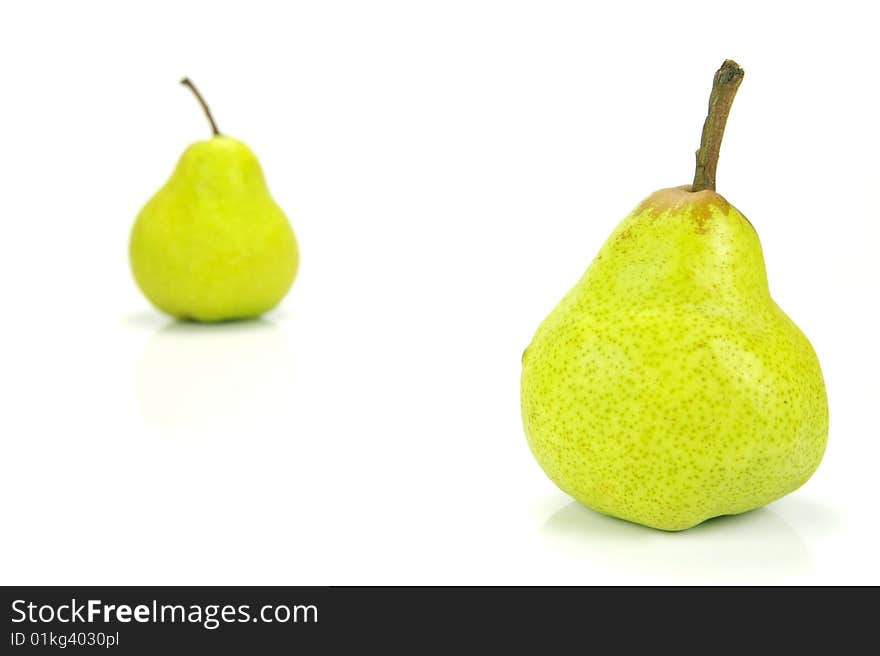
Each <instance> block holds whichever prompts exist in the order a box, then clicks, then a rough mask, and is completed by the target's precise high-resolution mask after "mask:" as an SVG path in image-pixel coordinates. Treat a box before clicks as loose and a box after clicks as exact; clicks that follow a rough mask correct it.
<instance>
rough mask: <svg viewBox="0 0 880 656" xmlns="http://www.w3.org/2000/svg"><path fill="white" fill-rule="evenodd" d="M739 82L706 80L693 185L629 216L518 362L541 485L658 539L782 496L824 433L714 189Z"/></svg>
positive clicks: (731, 73) (759, 262) (811, 375)
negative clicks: (708, 90)
mask: <svg viewBox="0 0 880 656" xmlns="http://www.w3.org/2000/svg"><path fill="white" fill-rule="evenodd" d="M742 77H743V72H742V69H741V68H740V67H739V66H738V65H736V64H735V63H734V62H732V61H726V62H725V63H724V65H723V66H722V67H721V69H720V70H719V71H718V73H716V76H715V84H714V87H713V92H712V96H711V98H710V110H709V116H708V117H707V119H706V124H705V126H704V129H703V138H702V141H701V146H700V150H698V151H697V172H696V175H695V178H694V184H693V185H689V186H685V187H679V188H675V189H664V190H662V191H658V192H656V193H654V194H652V195H651V196H648V198H646V199H645V200H644V201H643V202H642V203H641V204H639V205H638V207H636V209H635V210H633V212H632V213H631V214H630V215H629V216H627V217H626V218H625V219H624V220H623V222H622V223H621V224H620V225H618V227H617V229H616V230H615V231H614V232H613V233H612V234H611V237H610V238H609V239H608V240H607V241H606V242H605V245H604V246H603V247H602V249H601V250H600V251H599V254H598V255H597V256H596V258H595V259H594V260H593V262H592V264H591V265H590V266H589V268H588V269H587V271H586V273H585V274H584V275H583V277H582V278H581V279H580V281H579V282H578V283H577V284H576V285H575V286H574V288H573V289H571V291H569V293H568V294H567V295H566V296H565V297H564V298H563V300H562V301H561V302H560V303H559V305H558V306H557V307H556V308H555V309H554V310H553V312H552V313H551V314H550V315H549V316H548V317H547V318H546V319H545V320H544V321H543V323H541V325H540V327H539V328H538V330H537V332H536V334H535V336H534V339H533V341H532V343H531V344H530V345H529V347H528V348H527V349H526V351H525V353H524V354H523V372H522V381H521V398H522V416H523V422H524V426H525V432H526V435H527V437H528V443H529V446H530V448H531V450H532V452H533V454H534V455H535V458H536V459H537V460H538V463H539V464H540V465H541V467H542V468H543V469H544V471H545V472H546V474H547V475H548V476H549V477H550V479H551V480H553V481H554V482H555V483H556V484H557V485H558V486H559V487H560V488H561V489H562V490H563V491H564V492H566V493H568V494H569V495H571V496H573V497H574V498H575V499H577V500H578V501H580V502H581V503H583V504H584V505H586V506H588V507H590V508H592V509H593V510H596V511H598V512H601V513H605V514H607V515H612V516H614V517H619V518H622V519H626V520H629V521H631V522H637V523H639V524H644V525H646V526H651V527H655V528H659V529H664V530H668V531H678V530H682V529H686V528H689V527H692V526H694V525H696V524H699V523H700V522H702V521H704V520H706V519H709V518H711V517H716V516H719V515H734V514H737V513H743V512H746V511H748V510H752V509H753V508H758V507H760V506H763V505H765V504H767V503H770V502H771V501H774V500H775V499H778V498H780V497H782V496H783V495H786V494H788V493H789V492H792V491H793V490H795V489H797V488H798V487H800V486H801V485H803V484H804V483H805V482H806V481H807V479H809V478H810V476H811V475H812V474H813V472H814V471H815V470H816V468H817V467H818V466H819V462H820V461H821V459H822V455H823V453H824V451H825V444H826V441H827V437H828V403H827V398H826V393H825V384H824V381H823V378H822V372H821V370H820V368H819V361H818V359H817V358H816V354H815V353H814V351H813V348H812V347H811V345H810V343H809V341H807V338H806V337H805V336H804V335H803V333H802V332H801V331H800V330H799V329H798V327H797V326H796V325H795V324H794V322H792V320H791V319H789V318H788V317H787V316H786V315H785V313H784V312H783V311H782V310H781V309H780V308H779V306H778V305H776V303H775V302H774V301H773V299H772V298H771V297H770V292H769V289H768V284H767V274H766V270H765V267H764V256H763V253H762V250H761V243H760V242H759V240H758V235H757V234H756V233H755V230H754V228H753V227H752V224H751V223H749V221H748V220H747V219H746V218H745V216H743V215H742V214H741V213H740V212H739V210H737V209H736V208H735V207H733V206H732V205H731V204H730V203H728V202H727V201H726V200H725V199H724V198H723V197H722V196H720V195H719V194H717V193H715V191H714V189H715V168H716V166H717V160H718V151H719V148H720V144H721V137H722V136H723V133H724V125H725V123H726V120H727V116H728V113H729V110H730V105H731V103H732V101H733V96H734V94H735V93H736V90H737V88H738V87H739V83H740V81H741V80H742Z"/></svg>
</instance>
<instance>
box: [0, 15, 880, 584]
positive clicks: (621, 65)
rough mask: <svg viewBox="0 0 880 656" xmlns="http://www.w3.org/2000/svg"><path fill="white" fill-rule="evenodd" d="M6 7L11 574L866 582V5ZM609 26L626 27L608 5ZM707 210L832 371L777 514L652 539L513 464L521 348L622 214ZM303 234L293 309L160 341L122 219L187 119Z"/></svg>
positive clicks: (874, 526)
mask: <svg viewBox="0 0 880 656" xmlns="http://www.w3.org/2000/svg"><path fill="white" fill-rule="evenodd" d="M594 4H596V3H586V2H538V1H535V2H509V1H505V2H500V1H499V2H488V1H476V0H468V1H464V2H458V1H450V0H445V1H443V2H370V3H364V2H327V1H321V2H317V1H315V2H298V3H289V6H287V5H282V3H259V2H252V1H251V2H240V3H220V2H204V3H195V2H191V3H180V2H173V3H172V2H168V3H163V2H156V1H155V0H154V1H152V2H149V3H146V2H144V3H140V5H135V3H118V2H102V3H99V2H77V3H68V2H57V3H49V2H30V3H15V4H12V3H6V4H4V5H3V8H2V9H0V221H2V233H0V234H2V239H0V253H2V256H0V280H2V308H3V310H2V313H3V318H2V335H3V339H2V342H0V371H2V386H3V394H2V399H3V403H2V411H0V434H2V437H0V440H2V442H0V444H2V456H0V504H2V515H0V525H2V529H0V530H2V539H0V582H2V583H6V584H50V583H54V584H60V583H69V584H122V583H125V584H134V583H142V584H146V583H156V584H160V583H162V584H245V583H248V584H343V583H348V584H368V583H373V584H391V583H403V584H416V583H418V584H431V583H435V584H436V583H439V584H445V583H475V584H484V583H578V584H593V583H712V582H719V583H739V582H743V583H874V584H877V583H880V566H878V562H877V553H878V551H880V524H878V521H877V520H878V502H880V498H878V493H877V490H878V488H877V480H878V466H880V465H878V463H880V441H878V437H880V435H878V426H877V406H878V399H880V378H878V374H877V372H878V370H880V358H878V349H877V344H878V339H877V335H878V323H877V319H878V310H877V297H878V294H877V283H878V280H880V275H878V273H880V265H878V258H877V255H876V253H877V244H878V243H880V228H878V225H880V211H878V191H880V159H878V157H877V152H878V148H880V128H878V122H877V117H878V111H880V110H878V106H880V102H878V101H880V93H878V84H877V76H878V70H880V69H878V65H880V46H878V45H877V41H876V33H875V28H876V24H877V21H876V16H874V15H872V13H873V12H872V10H871V9H870V3H867V2H866V3H863V4H862V3H859V4H856V3H845V2H836V3H821V4H818V3H815V4H811V3H790V4H783V3H768V2H759V3H754V4H749V3H742V2H739V3H735V4H736V7H735V8H734V7H733V5H731V4H730V3H726V4H725V5H723V6H721V5H719V7H718V8H717V9H715V8H713V7H714V6H715V5H714V3H712V4H711V6H710V3H706V2H692V3H670V2H665V3H648V2H645V3H622V2H620V3H604V5H606V6H603V7H602V8H598V7H596V6H594ZM612 4H613V8H612V7H611V6H610V5H612ZM725 57H731V58H734V59H736V60H737V61H738V62H739V63H740V64H741V65H742V66H743V67H744V68H745V70H746V77H745V81H744V82H743V85H742V87H741V89H740V93H739V95H738V97H737V100H736V102H735V104H734V107H733V111H732V114H731V117H730V122H729V127H728V130H727V134H726V137H725V141H724V146H723V148H722V153H721V165H720V167H719V172H718V184H719V191H720V192H721V193H722V194H724V195H725V196H726V197H727V198H728V199H729V200H730V201H731V202H733V203H734V204H735V205H737V206H738V207H739V208H740V209H741V210H742V211H743V212H744V213H745V214H746V215H747V216H748V217H749V218H750V219H751V220H752V222H753V223H754V225H755V226H756V228H757V230H758V232H759V234H760V236H761V239H762V242H763V246H764V250H765V256H766V259H767V266H768V273H769V277H770V281H771V290H772V292H773V295H774V297H775V298H776V300H777V301H778V302H779V304H780V305H781V306H782V307H783V308H784V309H785V310H786V311H787V312H788V313H789V315H790V316H791V317H792V318H793V319H794V320H795V321H796V322H797V323H798V324H799V325H800V326H801V328H802V329H803V330H804V332H805V333H806V334H807V335H808V336H809V337H810V339H811V341H812V343H813V345H814V347H815V349H816V351H817V352H818V354H819V357H820V360H821V362H822V365H823V368H824V372H825V376H826V380H827V385H828V393H829V400H830V407H831V434H830V439H829V444H828V451H827V454H826V457H825V460H824V462H823V463H822V466H821V467H820V469H819V470H818V472H817V473H816V475H815V476H814V477H813V479H812V480H810V481H809V483H808V484H807V485H806V486H805V487H804V488H802V489H801V490H799V491H798V492H796V493H794V494H792V495H791V496H789V497H788V498H786V499H784V500H781V501H779V502H777V503H774V504H771V505H770V506H769V507H767V508H765V509H762V510H758V511H755V512H752V513H749V514H746V515H743V516H740V517H735V518H725V519H720V520H716V521H713V522H710V523H708V524H706V525H703V526H701V527H698V528H695V529H693V530H690V531H687V532H684V533H679V534H664V533H660V532H657V531H653V530H650V529H645V528H642V527H639V526H635V525H631V524H627V523H624V522H620V521H617V520H613V519H609V518H605V517H602V516H599V515H596V514H594V513H592V512H591V511H588V510H586V509H584V508H582V507H579V506H577V505H576V504H574V503H573V502H572V501H571V500H570V499H569V498H568V497H566V496H565V495H564V494H563V493H561V492H559V491H558V490H557V489H556V488H555V487H554V485H553V484H552V483H551V482H550V481H549V480H548V479H546V478H545V476H544V474H543V473H542V471H541V470H540V468H539V467H538V465H537V464H536V463H535V461H534V460H533V458H532V456H531V454H530V452H529V450H528V448H527V446H526V441H525V437H524V435H523V431H522V426H521V421H520V414H519V374H520V354H521V352H522V350H523V348H524V347H525V346H526V345H527V344H528V342H529V341H530V339H531V336H532V333H533V331H534V330H535V328H536V327H537V325H538V323H539V321H540V320H541V319H542V318H543V317H544V316H545V315H546V314H547V313H548V312H549V311H550V310H551V309H552V308H553V306H554V305H555V303H556V302H557V301H558V300H559V298H560V297H561V296H562V295H563V294H564V293H565V291H567V289H568V288H569V287H570V286H571V285H572V284H573V283H574V282H575V281H576V280H577V278H578V277H579V276H580V274H581V273H582V272H583V270H584V269H585V268H586V267H587V265H588V264H589V262H590V260H591V259H592V257H593V256H594V255H595V253H596V252H597V250H598V249H599V247H600V246H601V244H602V242H603V241H604V239H605V238H606V236H607V235H608V234H609V233H610V232H611V230H612V229H613V228H614V226H615V225H616V223H617V222H618V221H619V220H620V219H621V218H623V216H624V215H625V214H626V213H627V212H628V211H629V210H630V209H631V208H632V207H634V206H635V205H636V204H637V203H638V202H639V201H640V200H641V199H642V198H643V197H644V196H646V195H647V194H649V193H650V192H652V191H654V190H656V189H658V188H661V187H667V186H672V185H678V184H684V183H687V182H689V181H690V180H691V177H692V168H693V152H694V150H695V149H696V147H697V145H698V141H699V134H700V129H701V126H702V121H703V118H704V116H705V111H706V104H707V98H708V93H709V87H710V84H711V80H712V75H713V73H714V71H715V69H716V68H717V67H718V66H719V64H720V63H721V61H722V60H723V59H724V58H725ZM183 75H189V76H191V77H192V78H193V79H194V80H195V81H196V83H197V84H198V85H199V86H200V87H201V89H202V91H203V92H204V94H205V95H206V97H207V98H208V101H209V103H210V104H211V106H212V108H213V109H214V112H215V115H216V118H217V120H218V122H219V125H220V128H221V129H222V130H223V131H224V132H226V133H228V134H230V135H232V136H236V137H239V138H241V139H242V140H244V141H245V142H247V143H248V144H249V145H250V146H251V147H252V148H253V149H254V150H255V152H256V153H257V154H258V156H259V157H260V159H261V161H262V163H263V166H264V169H265V172H266V175H267V178H268V181H269V184H270V186H271V188H272V191H273V194H274V195H275V197H276V199H277V200H278V202H279V203H280V204H281V206H282V207H284V208H285V209H286V211H287V213H288V215H289V217H290V219H291V223H292V224H293V227H294V229H295V231H296V233H297V235H298V238H299V240H300V246H301V250H302V263H301V269H300V274H299V276H298V278H297V280H296V282H295V285H294V288H293V289H292V291H291V293H290V294H289V296H288V297H287V298H286V299H285V301H284V303H283V305H282V306H281V307H280V309H278V310H277V311H274V312H272V313H270V314H269V315H267V316H266V317H265V318H264V319H262V320H259V321H254V322H249V323H238V324H232V325H221V326H198V325H191V324H184V325H182V324H176V323H174V322H172V321H170V320H169V319H167V318H165V317H163V316H162V315H160V314H159V313H158V312H156V311H155V310H153V309H151V307H150V306H149V304H148V303H147V301H146V300H145V299H144V298H143V297H142V296H141V295H140V293H139V292H138V291H137V289H136V287H135V285H134V283H133V281H132V279H131V275H130V273H129V269H128V261H127V239H128V232H129V230H130V227H131V224H132V222H133V220H134V217H135V215H136V214H137V212H138V210H139V209H140V207H141V205H142V204H143V203H144V202H145V201H146V200H147V199H148V198H149V196H150V195H151V194H152V193H154V192H155V191H156V190H157V189H158V188H159V186H160V185H161V184H162V183H163V182H164V180H165V179H166V177H167V176H168V175H169V174H170V172H171V170H172V168H173V166H174V163H175V161H176V159H177V157H178V156H179V154H180V153H181V152H182V150H183V149H184V148H185V147H186V145H188V144H189V143H190V142H192V141H195V140H197V139H202V138H206V137H207V136H208V134H209V131H208V126H207V123H206V122H205V120H204V118H203V116H202V115H201V113H200V111H199V108H198V106H197V105H196V103H195V101H194V100H193V98H192V97H191V96H190V94H189V92H188V91H186V90H185V89H184V88H182V87H180V86H179V85H178V84H177V82H178V79H179V78H180V77H181V76H183Z"/></svg>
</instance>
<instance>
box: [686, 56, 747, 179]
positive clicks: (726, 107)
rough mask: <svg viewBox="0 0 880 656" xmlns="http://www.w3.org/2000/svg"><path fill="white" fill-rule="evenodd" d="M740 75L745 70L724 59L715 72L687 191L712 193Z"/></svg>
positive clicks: (740, 78)
mask: <svg viewBox="0 0 880 656" xmlns="http://www.w3.org/2000/svg"><path fill="white" fill-rule="evenodd" d="M744 75H745V71H743V69H741V68H740V66H739V64H737V63H736V62H735V61H733V60H732V59H726V60H725V61H724V63H723V64H721V68H719V69H718V71H717V72H716V73H715V79H714V81H713V82H712V94H711V95H710V96H709V114H708V115H707V116H706V122H705V123H703V137H702V138H701V139H700V149H699V150H698V151H697V169H696V171H695V172H694V184H693V188H692V189H691V191H703V190H706V189H708V190H710V191H715V170H716V169H717V168H718V154H719V153H720V152H721V139H722V138H723V137H724V126H725V125H727V116H728V115H729V114H730V107H731V105H733V98H734V96H736V90H737V89H739V85H740V82H742V79H743V76H744Z"/></svg>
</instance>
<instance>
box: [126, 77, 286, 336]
mask: <svg viewBox="0 0 880 656" xmlns="http://www.w3.org/2000/svg"><path fill="white" fill-rule="evenodd" d="M182 83H183V84H184V85H186V86H188V87H189V88H190V89H191V90H192V91H193V93H194V94H195V95H196V98H197V99H198V100H199V102H200V103H201V105H202V108H203V109H204V111H205V114H206V115H207V117H208V120H209V121H210V123H211V128H212V130H213V133H214V134H213V137H212V138H211V139H209V140H207V141H199V142H196V143H194V144H192V145H191V146H189V147H188V148H187V149H186V150H185V151H184V153H183V155H182V156H181V157H180V160H179V161H178V163H177V167H176V168H175V169H174V172H173V173H172V174H171V178H169V180H168V182H166V183H165V186H164V187H162V188H161V189H160V190H159V191H158V192H156V195H155V196H153V197H152V198H151V199H150V200H149V201H148V202H147V204H146V205H145V206H144V208H143V209H142V210H141V212H140V214H139V215H138V217H137V220H136V221H135V224H134V228H133V229H132V232H131V241H130V245H129V255H130V260H131V268H132V271H133V273H134V277H135V280H136V281H137V284H138V286H139V287H140V289H141V291H142V292H143V293H144V295H145V296H146V297H147V298H148V299H149V300H150V301H151V302H152V303H153V305H155V306H156V307H157V308H159V309H160V310H163V311H164V312H167V313H168V314H170V315H171V316H173V317H177V318H178V319H188V320H194V321H227V320H232V319H244V318H248V317H256V316H258V315H260V314H262V313H264V312H266V311H267V310H270V309H271V308H273V307H275V306H276V305H277V304H278V303H279V302H280V301H281V299H282V298H284V295H285V294H286V293H287V291H288V289H290V286H291V284H292V283H293V279H294V276H295V275H296V270H297V266H298V264H299V250H298V248H297V243H296V237H295V236H294V234H293V230H292V229H291V227H290V224H289V223H288V221H287V218H286V217H285V215H284V212H282V211H281V208H280V207H278V205H277V204H276V203H275V201H274V200H273V199H272V196H271V195H270V193H269V189H268V187H267V186H266V180H265V179H264V177H263V171H262V168H261V167H260V163H259V161H258V160H257V157H256V155H254V153H253V152H252V151H251V149H250V148H248V147H247V146H246V145H245V144H243V143H242V142H241V141H238V140H236V139H232V138H231V137H227V136H224V135H222V134H220V132H219V130H218V129H217V125H216V123H215V122H214V118H213V116H212V115H211V112H210V110H209V109H208V106H207V104H206V103H205V101H204V100H203V98H202V96H201V95H200V94H199V92H198V90H197V89H196V88H195V86H194V85H193V84H192V82H190V81H189V80H188V79H184V80H182Z"/></svg>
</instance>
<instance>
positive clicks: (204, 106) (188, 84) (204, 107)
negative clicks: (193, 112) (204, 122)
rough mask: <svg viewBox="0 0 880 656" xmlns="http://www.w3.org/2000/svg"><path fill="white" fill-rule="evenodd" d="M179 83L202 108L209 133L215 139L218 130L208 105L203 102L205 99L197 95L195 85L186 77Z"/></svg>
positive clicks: (199, 94)
mask: <svg viewBox="0 0 880 656" xmlns="http://www.w3.org/2000/svg"><path fill="white" fill-rule="evenodd" d="M180 83H181V84H182V85H183V86H185V87H188V88H189V90H190V91H192V92H193V95H194V96H195V97H196V100H198V101H199V104H200V105H201V106H202V110H204V112H205V116H207V117H208V122H209V123H210V124H211V131H212V132H213V133H214V136H215V137H217V136H219V135H220V130H218V129H217V124H216V123H215V122H214V116H213V115H212V114H211V110H210V108H209V107H208V103H206V102H205V99H204V98H203V97H202V94H201V93H199V90H198V89H197V88H196V85H195V84H193V81H192V80H190V79H189V78H188V77H185V78H183V79H182V80H181V81H180Z"/></svg>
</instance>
